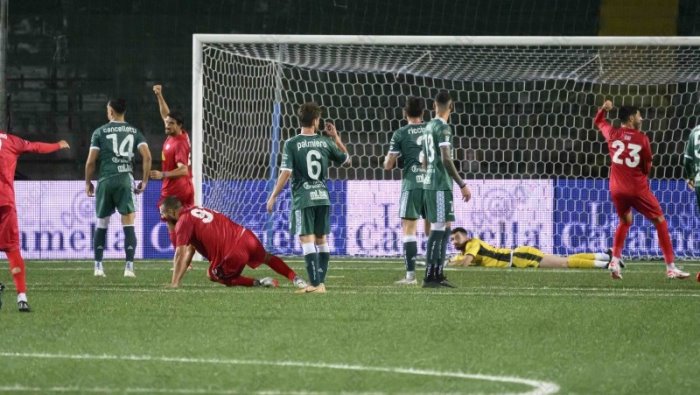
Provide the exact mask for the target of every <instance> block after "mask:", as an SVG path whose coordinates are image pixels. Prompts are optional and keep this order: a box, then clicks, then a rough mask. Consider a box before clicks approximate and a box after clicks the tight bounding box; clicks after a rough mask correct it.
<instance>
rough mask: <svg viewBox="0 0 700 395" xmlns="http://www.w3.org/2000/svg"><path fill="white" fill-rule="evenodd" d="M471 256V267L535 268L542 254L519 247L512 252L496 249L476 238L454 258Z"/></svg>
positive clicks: (527, 247) (531, 249)
mask: <svg viewBox="0 0 700 395" xmlns="http://www.w3.org/2000/svg"><path fill="white" fill-rule="evenodd" d="M467 255H471V256H473V257H474V259H473V260H472V265H474V266H484V267H511V266H516V267H521V268H525V267H537V266H539V263H540V261H541V260H542V257H543V256H544V253H543V252H542V251H540V250H538V249H537V248H535V247H530V246H520V247H517V248H516V249H514V250H511V249H510V248H496V247H494V246H492V245H491V244H489V243H487V242H485V241H483V240H480V239H478V238H476V237H474V238H472V239H470V240H469V241H468V242H467V244H466V245H465V246H464V251H462V252H460V254H459V255H458V256H457V257H456V258H455V260H461V259H462V258H463V257H465V256H467Z"/></svg>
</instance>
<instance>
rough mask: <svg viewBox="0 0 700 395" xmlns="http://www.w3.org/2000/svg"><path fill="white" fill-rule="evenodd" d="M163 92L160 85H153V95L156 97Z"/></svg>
mask: <svg viewBox="0 0 700 395" xmlns="http://www.w3.org/2000/svg"><path fill="white" fill-rule="evenodd" d="M162 92H163V86H162V85H153V93H155V94H156V96H160V94H161V93H162Z"/></svg>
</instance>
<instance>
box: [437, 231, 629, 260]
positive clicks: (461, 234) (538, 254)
mask: <svg viewBox="0 0 700 395" xmlns="http://www.w3.org/2000/svg"><path fill="white" fill-rule="evenodd" d="M450 241H451V242H452V245H453V246H454V248H455V249H456V250H457V251H459V254H458V255H457V256H455V257H453V258H452V259H450V262H449V265H450V266H484V267H519V268H527V267H534V268H538V267H550V268H577V269H589V268H599V269H607V267H608V264H609V263H610V260H611V258H612V254H611V253H609V252H608V253H584V254H576V255H571V256H568V257H561V256H556V255H550V254H545V253H544V252H542V251H540V250H538V249H537V248H535V247H530V246H519V247H516V248H515V249H510V248H496V247H493V246H492V245H490V244H488V243H486V242H485V241H483V240H480V239H478V238H476V237H472V238H470V237H469V235H468V234H467V231H466V230H465V229H464V228H455V229H453V230H452V234H451V235H450ZM620 263H621V265H623V266H624V263H622V262H620Z"/></svg>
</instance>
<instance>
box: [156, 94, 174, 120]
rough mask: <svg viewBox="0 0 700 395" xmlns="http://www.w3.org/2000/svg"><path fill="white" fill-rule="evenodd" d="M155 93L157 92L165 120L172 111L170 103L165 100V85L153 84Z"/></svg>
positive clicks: (162, 116) (159, 107)
mask: <svg viewBox="0 0 700 395" xmlns="http://www.w3.org/2000/svg"><path fill="white" fill-rule="evenodd" d="M153 93H155V95H156V99H158V110H160V117H161V118H163V121H165V118H167V117H168V114H169V113H170V107H168V103H166V102H165V98H164V97H163V86H162V85H153Z"/></svg>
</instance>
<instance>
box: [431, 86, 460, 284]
mask: <svg viewBox="0 0 700 395" xmlns="http://www.w3.org/2000/svg"><path fill="white" fill-rule="evenodd" d="M434 109H435V118H433V120H431V121H430V122H428V124H427V125H426V127H425V132H423V164H424V165H425V167H426V170H425V178H424V179H423V202H424V205H425V214H426V218H427V219H428V221H430V236H428V245H427V247H426V261H427V262H426V265H425V278H424V279H423V288H435V287H450V288H452V287H453V286H452V285H451V284H450V283H449V282H448V281H447V278H446V277H445V275H444V274H443V268H444V266H445V254H446V252H447V243H448V242H449V238H450V224H451V222H452V221H454V220H455V214H454V207H453V205H452V181H454V182H455V183H457V186H459V190H460V192H461V194H462V200H464V201H465V202H468V201H469V199H470V198H471V192H470V191H469V187H468V186H467V183H466V182H464V180H462V177H460V176H459V174H458V173H457V168H455V165H454V163H453V162H452V153H451V151H452V127H451V126H450V125H449V124H448V123H447V121H448V120H449V119H450V114H451V113H452V110H453V109H454V103H453V102H452V98H451V97H450V94H449V93H447V92H446V91H441V92H439V93H438V94H437V96H436V97H435V103H434Z"/></svg>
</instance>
